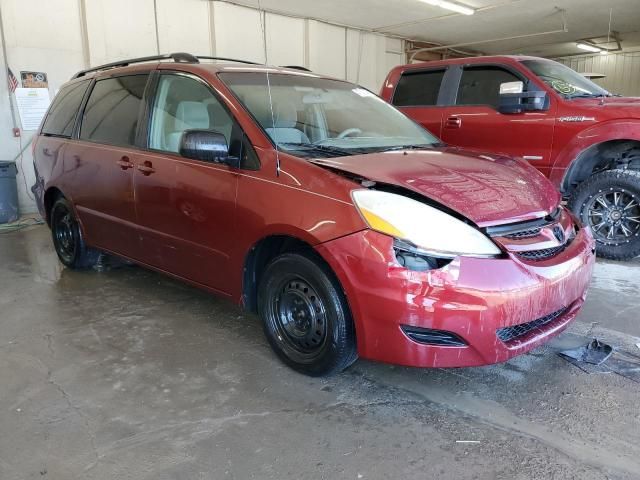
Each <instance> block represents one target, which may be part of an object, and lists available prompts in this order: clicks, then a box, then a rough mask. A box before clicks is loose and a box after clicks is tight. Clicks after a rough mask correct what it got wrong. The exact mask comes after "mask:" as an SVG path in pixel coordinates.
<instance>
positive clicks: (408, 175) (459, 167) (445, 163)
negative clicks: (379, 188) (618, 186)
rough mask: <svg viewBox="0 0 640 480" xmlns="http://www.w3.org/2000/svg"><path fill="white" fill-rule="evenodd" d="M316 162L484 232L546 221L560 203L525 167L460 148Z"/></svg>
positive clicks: (548, 186) (542, 180)
mask: <svg viewBox="0 0 640 480" xmlns="http://www.w3.org/2000/svg"><path fill="white" fill-rule="evenodd" d="M311 161H312V162H313V163H315V164H318V165H323V166H325V167H328V168H332V169H337V170H341V171H344V172H348V173H350V174H353V175H357V176H359V177H363V178H365V179H368V180H373V181H375V182H380V183H386V184H391V185H396V186H400V187H404V188H406V189H409V190H412V191H414V192H417V193H419V194H421V195H423V196H425V197H427V198H429V199H431V200H433V201H435V202H438V203H440V204H442V205H444V206H445V207H447V208H449V209H451V210H454V211H456V212H457V213H459V214H461V215H463V216H465V217H466V218H468V219H469V220H471V221H473V222H474V223H475V224H476V225H478V226H481V227H486V226H490V225H499V224H505V223H513V222H519V221H524V220H529V219H532V218H538V217H542V216H545V215H547V214H549V213H551V212H552V211H553V210H554V209H555V208H556V207H557V206H558V204H559V203H560V194H559V193H558V192H557V190H556V189H555V188H554V187H553V185H552V184H551V182H549V180H547V179H546V178H545V177H544V176H543V175H542V174H541V173H539V172H538V171H537V170H536V169H534V168H533V167H531V166H530V165H528V164H527V163H525V162H524V161H522V160H515V159H512V158H509V157H505V156H502V155H496V154H482V153H477V152H472V151H469V150H462V149H459V148H455V147H442V148H434V149H425V150H406V151H405V150H401V151H400V150H399V151H392V152H382V153H371V154H365V155H353V156H346V157H338V158H328V159H314V160H311Z"/></svg>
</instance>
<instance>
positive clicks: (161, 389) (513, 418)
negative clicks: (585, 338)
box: [0, 226, 640, 480]
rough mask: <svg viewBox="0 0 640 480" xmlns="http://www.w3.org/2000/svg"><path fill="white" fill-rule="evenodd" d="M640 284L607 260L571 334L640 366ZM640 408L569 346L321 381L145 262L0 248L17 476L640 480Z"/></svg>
mask: <svg viewBox="0 0 640 480" xmlns="http://www.w3.org/2000/svg"><path fill="white" fill-rule="evenodd" d="M639 281H640V261H635V262H631V263H626V264H623V263H621V264H617V263H608V262H599V263H598V267H597V269H596V276H595V279H594V283H593V286H592V289H591V293H590V297H589V302H588V304H587V305H586V307H585V308H584V310H583V312H582V313H581V315H580V318H579V321H578V322H576V323H575V324H574V325H573V326H572V331H573V332H577V333H581V334H584V333H588V332H590V333H591V334H593V335H597V336H598V337H600V338H602V339H604V340H606V341H609V342H610V343H612V344H615V345H618V346H620V347H621V348H623V349H626V350H627V351H630V352H632V351H634V349H635V351H636V353H640V350H638V349H637V347H636V346H635V343H636V342H640V340H639V339H638V338H637V337H639V336H640V319H639V318H638V317H639V315H638V310H639V309H640V301H639V300H638V288H637V287H638V284H639V283H640V282H639ZM568 335H569V336H570V334H564V335H563V336H562V337H560V339H559V342H562V341H563V339H565V340H566V339H567V338H568ZM556 343H557V342H556ZM639 394H640V383H635V382H633V381H631V380H629V379H627V378H625V377H622V376H619V375H616V374H587V373H585V372H583V371H582V370H580V369H578V368H576V367H575V366H573V365H570V364H569V363H567V362H565V361H564V360H562V359H561V358H559V357H558V356H557V355H555V354H554V352H553V348H551V347H544V348H542V349H538V350H536V351H534V352H532V353H530V354H528V355H524V356H522V357H519V358H516V359H513V360H512V361H510V362H508V363H506V364H502V365H496V366H491V367H483V368H474V369H455V370H435V369H434V370H421V369H410V368H399V367H393V366H389V365H382V364H375V363H371V362H365V361H359V362H357V363H356V364H355V365H354V366H353V367H351V368H350V369H349V370H347V371H346V372H345V373H343V374H341V375H339V376H336V377H333V378H330V379H311V378H306V377H303V376H301V375H298V374H296V373H294V372H293V371H291V370H289V369H287V368H286V367H284V366H283V365H282V364H281V363H280V362H279V361H278V360H277V359H276V358H275V356H274V355H273V354H272V353H271V351H270V349H269V347H268V345H267V343H266V341H265V339H264V337H263V335H262V331H261V328H260V324H259V321H258V319H257V318H256V317H254V316H252V315H247V314H245V313H243V312H242V311H240V310H239V309H238V308H236V307H235V306H233V305H231V304H228V303H226V302H223V301H220V300H218V299H216V298H214V297H212V296H210V295H208V294H206V293H203V292H201V291H198V290H196V289H193V288H190V287H187V286H184V285H182V284H180V283H177V282H174V281H172V280H169V279H167V278H165V277H163V276H161V275H157V274H155V273H151V272H149V271H145V270H143V269H141V268H137V267H124V268H120V269H113V270H109V271H106V272H95V271H89V272H73V271H69V270H63V269H62V268H61V266H60V264H59V263H58V262H57V259H56V258H55V255H54V253H53V250H52V247H51V242H50V239H49V231H48V229H46V228H45V227H42V226H41V227H33V228H30V229H28V230H24V231H22V232H16V233H11V234H6V235H0V432H1V433H2V434H1V435H0V479H2V480H14V479H21V480H22V479H31V478H38V479H47V478H48V479H61V480H71V479H76V478H77V479H82V480H90V479H118V480H121V479H153V480H163V479H222V478H237V479H248V478H273V479H285V478H292V479H319V478H326V479H342V478H346V479H386V478H403V479H413V478H420V479H424V478H438V479H456V480H460V479H509V480H516V479H545V480H547V479H562V480H567V479H580V480H589V479H605V478H608V479H638V478H640V402H639V401H638V400H639V398H640V396H639ZM460 441H472V442H477V443H460Z"/></svg>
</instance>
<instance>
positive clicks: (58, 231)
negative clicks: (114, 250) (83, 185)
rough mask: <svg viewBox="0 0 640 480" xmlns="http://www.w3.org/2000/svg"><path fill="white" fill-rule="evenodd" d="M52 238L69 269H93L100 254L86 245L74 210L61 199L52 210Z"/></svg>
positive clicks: (60, 256)
mask: <svg viewBox="0 0 640 480" xmlns="http://www.w3.org/2000/svg"><path fill="white" fill-rule="evenodd" d="M50 218H51V222H50V225H51V236H52V237H53V246H54V247H55V249H56V253H57V254H58V258H59V259H60V261H61V262H62V263H63V264H64V265H66V266H67V267H69V268H75V269H80V268H91V267H93V266H94V265H95V264H96V262H97V261H98V258H99V256H100V252H98V251H97V250H95V249H93V248H89V247H87V246H86V245H85V243H84V239H83V238H82V231H81V230H80V225H79V224H78V221H77V219H76V217H75V214H74V213H73V208H72V207H71V204H70V203H69V202H68V201H67V199H66V198H64V197H61V198H59V199H58V200H56V202H55V203H54V204H53V207H52V208H51V216H50Z"/></svg>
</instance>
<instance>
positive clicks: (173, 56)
mask: <svg viewBox="0 0 640 480" xmlns="http://www.w3.org/2000/svg"><path fill="white" fill-rule="evenodd" d="M200 59H202V60H223V61H227V62H238V63H247V64H249V65H260V64H259V63H256V62H250V61H248V60H239V59H237V58H227V57H209V56H204V55H202V56H201V55H191V54H190V53H184V52H177V53H167V54H164V55H152V56H150V57H139V58H131V59H129V60H120V61H119V62H112V63H105V64H104V65H98V66H97V67H93V68H87V69H86V70H80V71H79V72H78V73H76V74H75V75H74V76H73V77H71V79H72V80H73V79H75V78H80V77H84V76H85V75H86V74H88V73H91V72H98V71H100V70H108V69H110V68H118V67H126V66H127V65H133V64H134V63H143V62H152V61H154V60H173V61H174V62H176V63H200Z"/></svg>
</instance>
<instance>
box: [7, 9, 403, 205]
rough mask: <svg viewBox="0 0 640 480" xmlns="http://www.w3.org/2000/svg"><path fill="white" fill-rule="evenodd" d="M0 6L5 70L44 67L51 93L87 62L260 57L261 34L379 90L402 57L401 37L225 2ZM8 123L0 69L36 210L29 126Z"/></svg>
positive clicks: (285, 58)
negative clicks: (166, 56)
mask: <svg viewBox="0 0 640 480" xmlns="http://www.w3.org/2000/svg"><path fill="white" fill-rule="evenodd" d="M0 12H1V13H2V17H3V18H2V20H3V26H4V29H3V31H2V34H3V36H4V38H5V40H6V45H5V46H6V50H7V59H4V58H0V68H1V70H2V71H3V72H4V71H5V65H7V64H8V65H9V67H10V68H11V69H12V71H13V72H14V74H15V75H16V77H18V78H19V74H20V71H21V70H30V71H43V72H46V73H47V75H48V79H49V90H50V94H51V96H52V97H53V95H54V94H55V92H56V91H57V90H58V89H59V88H60V85H62V84H63V83H64V82H66V81H67V80H68V79H69V77H70V76H71V75H72V74H73V73H75V72H76V71H78V70H80V69H82V68H86V67H88V66H92V65H99V64H101V63H106V62H110V61H114V60H118V59H122V58H131V57H136V56H144V55H152V54H155V53H158V52H161V53H167V52H172V51H187V52H193V53H199V54H203V55H219V56H227V57H237V58H243V59H247V60H254V61H258V62H264V61H265V53H264V42H265V41H266V44H267V56H268V62H269V63H271V64H274V65H303V66H306V67H308V68H310V69H312V70H313V71H315V72H318V73H322V74H326V75H332V76H335V77H339V78H346V79H348V80H351V81H355V82H358V83H360V84H361V85H364V86H365V87H367V88H369V89H371V90H373V91H375V92H377V91H378V90H379V88H380V85H381V84H382V81H383V80H384V77H385V75H386V74H387V72H388V71H389V70H390V69H391V68H392V67H393V66H395V65H398V64H401V63H404V61H405V56H404V53H403V50H404V45H403V41H402V40H399V39H395V38H387V37H384V36H382V35H377V34H373V33H369V32H364V31H360V30H357V29H352V28H347V27H342V26H336V25H330V24H327V23H323V22H319V21H315V20H310V19H303V18H293V17H288V16H282V15H276V14H271V13H264V12H259V11H257V10H255V9H250V8H246V7H240V6H237V5H233V4H230V3H226V2H221V1H204V0H155V2H154V0H135V1H132V0H55V1H51V0H29V1H24V0H0ZM263 22H264V25H265V32H264V35H263V31H262V28H261V25H262V23H263ZM0 56H1V55H0ZM5 60H6V62H5ZM18 123H19V119H18ZM12 127H13V120H12V116H11V112H10V108H9V95H8V90H7V83H6V81H5V77H4V75H2V78H0V161H2V160H14V159H15V160H16V161H17V163H18V168H19V171H20V176H19V179H18V186H19V195H20V206H21V210H22V211H23V212H31V211H34V209H35V204H34V202H33V199H32V198H30V195H31V193H30V192H29V191H28V188H27V187H29V186H31V185H32V184H33V169H32V162H33V160H32V158H31V148H30V146H29V143H30V140H31V136H32V134H33V132H22V136H21V137H20V138H13V137H12V132H11V129H12ZM21 147H22V148H21ZM21 149H24V152H23V154H22V155H21V154H20V152H21Z"/></svg>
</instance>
